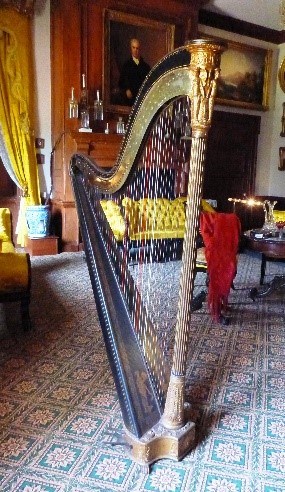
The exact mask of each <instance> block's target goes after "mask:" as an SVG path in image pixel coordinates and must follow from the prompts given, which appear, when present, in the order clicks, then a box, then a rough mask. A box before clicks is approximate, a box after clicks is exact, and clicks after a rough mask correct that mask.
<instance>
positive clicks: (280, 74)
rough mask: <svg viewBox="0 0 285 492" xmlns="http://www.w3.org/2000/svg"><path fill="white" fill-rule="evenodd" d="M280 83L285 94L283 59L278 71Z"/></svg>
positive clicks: (284, 64)
mask: <svg viewBox="0 0 285 492" xmlns="http://www.w3.org/2000/svg"><path fill="white" fill-rule="evenodd" d="M278 81H279V85H280V87H281V89H282V91H283V92H285V58H283V60H282V62H281V65H280V67H279V70H278Z"/></svg>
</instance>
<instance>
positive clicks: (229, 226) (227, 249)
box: [200, 212, 241, 321]
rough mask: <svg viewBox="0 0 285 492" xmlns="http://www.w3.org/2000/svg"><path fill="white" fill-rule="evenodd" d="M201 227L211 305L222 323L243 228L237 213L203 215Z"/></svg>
mask: <svg viewBox="0 0 285 492" xmlns="http://www.w3.org/2000/svg"><path fill="white" fill-rule="evenodd" d="M200 228H201V234H202V237H203V241H204V244H205V256H206V260H207V271H208V275H209V290H208V305H209V309H210V312H211V315H212V317H213V318H214V320H215V321H219V319H220V316H221V313H222V310H224V309H226V307H227V303H228V296H229V293H230V288H231V285H232V282H233V279H234V278H235V275H236V272H237V252H238V245H239V239H240V232H241V225H240V221H239V218H238V217H237V215H235V214H226V213H219V212H214V213H209V212H202V213H201V217H200Z"/></svg>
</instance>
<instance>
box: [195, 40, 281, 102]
mask: <svg viewBox="0 0 285 492" xmlns="http://www.w3.org/2000/svg"><path fill="white" fill-rule="evenodd" d="M200 36H201V37H209V36H208V35H206V36H205V35H203V34H201V33H200ZM223 41H225V42H226V43H227V45H228V49H227V50H226V51H224V53H223V54H222V57H221V75H220V78H219V81H218V89H217V97H216V104H220V105H226V106H236V107H239V108H245V109H255V110H259V111H267V110H268V109H269V80H270V74H271V67H272V50H269V49H264V48H259V47H256V46H250V45H247V44H243V43H237V42H233V41H229V40H226V39H223Z"/></svg>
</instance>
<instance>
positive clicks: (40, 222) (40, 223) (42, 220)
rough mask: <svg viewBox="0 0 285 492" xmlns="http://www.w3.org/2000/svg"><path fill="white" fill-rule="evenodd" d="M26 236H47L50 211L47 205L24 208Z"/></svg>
mask: <svg viewBox="0 0 285 492" xmlns="http://www.w3.org/2000/svg"><path fill="white" fill-rule="evenodd" d="M26 219H27V224H28V236H29V237H30V238H37V237H46V236H48V235H49V224H50V209H49V205H30V206H28V207H27V208H26Z"/></svg>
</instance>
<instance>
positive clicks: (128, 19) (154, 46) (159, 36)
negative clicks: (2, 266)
mask: <svg viewBox="0 0 285 492" xmlns="http://www.w3.org/2000/svg"><path fill="white" fill-rule="evenodd" d="M173 45H174V26H173V25H171V24H165V23H163V22H158V21H153V20H149V19H145V18H142V17H138V16H135V15H132V14H125V13H122V12H116V11H114V10H107V11H106V13H105V36H104V67H103V68H104V69H103V73H104V99H105V105H106V108H107V109H108V108H109V109H110V110H115V111H116V110H119V111H120V112H126V113H128V112H129V111H130V108H131V106H132V105H133V104H134V101H135V98H136V96H137V93H138V91H139V89H140V87H141V85H142V83H143V81H144V79H145V77H146V76H147V74H148V73H149V71H150V70H151V68H152V67H153V66H154V65H155V64H156V63H157V62H158V61H159V60H160V59H161V58H162V57H163V56H164V55H165V54H167V53H168V52H169V51H171V50H172V49H173ZM119 108H120V109H119Z"/></svg>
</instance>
